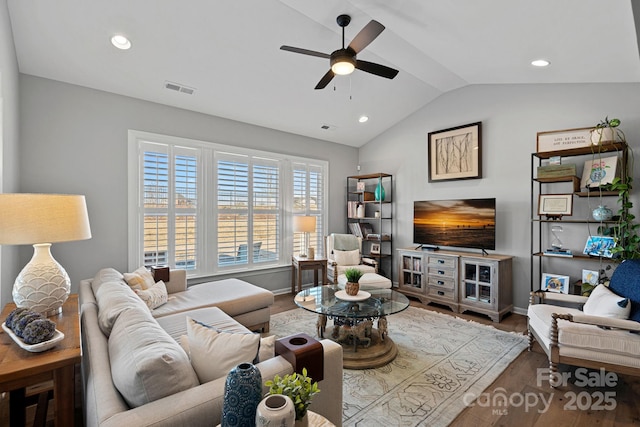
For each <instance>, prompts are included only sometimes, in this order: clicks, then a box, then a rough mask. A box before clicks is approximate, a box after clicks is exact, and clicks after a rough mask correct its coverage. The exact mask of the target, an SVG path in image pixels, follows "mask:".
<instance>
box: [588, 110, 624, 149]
mask: <svg viewBox="0 0 640 427" xmlns="http://www.w3.org/2000/svg"><path fill="white" fill-rule="evenodd" d="M618 126H620V119H609V116H607V117H605V118H604V120H600V121H599V122H598V123H597V124H596V125H595V127H594V128H593V129H591V143H592V144H594V145H596V144H601V143H603V142H624V141H626V137H625V135H624V132H622V130H621V129H620V128H619V127H618Z"/></svg>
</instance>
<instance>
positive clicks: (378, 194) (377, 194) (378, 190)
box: [373, 178, 384, 202]
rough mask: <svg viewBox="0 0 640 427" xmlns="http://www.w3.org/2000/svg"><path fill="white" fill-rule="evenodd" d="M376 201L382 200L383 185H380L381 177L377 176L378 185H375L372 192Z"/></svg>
mask: <svg viewBox="0 0 640 427" xmlns="http://www.w3.org/2000/svg"><path fill="white" fill-rule="evenodd" d="M373 194H374V196H375V198H376V202H384V187H383V186H382V178H378V185H377V186H376V190H375V192H374V193H373Z"/></svg>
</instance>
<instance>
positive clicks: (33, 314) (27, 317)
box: [13, 311, 42, 338]
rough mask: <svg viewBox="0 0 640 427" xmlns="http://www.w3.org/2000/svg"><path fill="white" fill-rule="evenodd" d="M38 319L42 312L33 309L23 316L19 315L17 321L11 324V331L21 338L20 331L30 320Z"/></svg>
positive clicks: (40, 317)
mask: <svg viewBox="0 0 640 427" xmlns="http://www.w3.org/2000/svg"><path fill="white" fill-rule="evenodd" d="M38 319H42V314H40V313H36V312H35V311H30V312H28V313H27V314H25V315H24V316H21V317H20V319H18V321H17V322H14V324H13V333H14V334H16V335H17V336H19V337H20V338H23V336H22V331H24V328H26V327H27V325H29V324H30V323H31V322H33V321H36V320H38Z"/></svg>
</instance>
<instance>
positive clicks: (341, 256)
mask: <svg viewBox="0 0 640 427" xmlns="http://www.w3.org/2000/svg"><path fill="white" fill-rule="evenodd" d="M333 259H334V260H335V261H336V264H338V265H358V264H360V251H359V250H358V249H356V250H353V251H338V250H334V251H333Z"/></svg>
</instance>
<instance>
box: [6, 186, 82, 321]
mask: <svg viewBox="0 0 640 427" xmlns="http://www.w3.org/2000/svg"><path fill="white" fill-rule="evenodd" d="M90 238H91V229H90V227H89V215H88V214H87V204H86V201H85V197H84V196H79V195H65V194H26V193H25V194H8V193H7V194H0V244H2V245H33V248H34V253H33V257H32V258H31V261H29V263H28V264H27V265H26V266H25V267H24V268H23V269H22V271H21V272H20V274H19V275H18V277H17V278H16V281H15V283H14V285H13V293H12V294H13V301H14V302H15V303H16V305H17V306H18V307H24V308H27V309H29V310H33V311H37V312H39V313H42V314H43V315H44V316H52V315H54V314H57V313H60V312H61V311H62V304H64V302H65V301H66V300H67V298H68V297H69V293H70V291H71V281H70V280H69V275H68V274H67V272H66V271H65V270H64V268H62V266H61V265H60V264H58V262H57V261H56V260H55V259H53V257H52V256H51V244H52V243H57V242H70V241H74V240H85V239H90Z"/></svg>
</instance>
